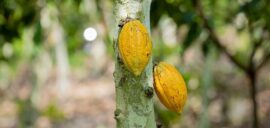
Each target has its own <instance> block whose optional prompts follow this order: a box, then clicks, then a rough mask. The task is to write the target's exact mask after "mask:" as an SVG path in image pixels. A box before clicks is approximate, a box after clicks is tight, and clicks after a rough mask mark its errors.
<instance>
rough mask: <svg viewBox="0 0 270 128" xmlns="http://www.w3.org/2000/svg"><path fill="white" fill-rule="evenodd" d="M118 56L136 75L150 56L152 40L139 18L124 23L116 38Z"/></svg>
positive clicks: (140, 71)
mask: <svg viewBox="0 0 270 128" xmlns="http://www.w3.org/2000/svg"><path fill="white" fill-rule="evenodd" d="M118 39H119V40H118V49H119V53H120V56H121V58H122V60H123V62H124V64H125V66H126V67H127V69H128V70H129V71H131V72H132V73H133V74H134V75H136V76H138V75H140V74H141V73H142V71H143V70H144V69H145V67H146V65H147V64H148V61H149V59H150V57H151V52H152V42H151V39H150V37H149V34H148V32H147V29H146V27H145V26H144V25H143V24H142V23H141V22H140V21H139V20H132V21H129V22H127V23H126V24H124V26H123V28H122V30H121V32H120V34H119V38H118Z"/></svg>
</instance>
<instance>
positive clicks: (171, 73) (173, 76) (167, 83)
mask: <svg viewBox="0 0 270 128" xmlns="http://www.w3.org/2000/svg"><path fill="white" fill-rule="evenodd" d="M154 88H155V92H156V94H157V96H158V98H159V100H160V101H161V103H162V104H163V105H164V106H166V107H167V108H168V109H169V110H172V111H175V112H178V113H181V112H182V109H183V107H184V105H185V103H186V99H187V88H186V84H185V81H184V79H183V77H182V75H181V74H180V72H178V71H177V69H176V68H175V67H174V66H172V65H170V64H168V63H165V62H160V63H159V64H157V65H156V66H155V67H154Z"/></svg>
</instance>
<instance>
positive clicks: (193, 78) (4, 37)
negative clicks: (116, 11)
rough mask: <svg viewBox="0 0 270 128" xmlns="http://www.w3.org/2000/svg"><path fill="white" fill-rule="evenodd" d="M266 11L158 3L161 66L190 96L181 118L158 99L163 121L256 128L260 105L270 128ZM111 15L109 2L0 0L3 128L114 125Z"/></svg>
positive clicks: (253, 0) (261, 3)
mask: <svg viewBox="0 0 270 128" xmlns="http://www.w3.org/2000/svg"><path fill="white" fill-rule="evenodd" d="M269 5H270V2H269V1H267V0H219V1H217V0H203V1H199V2H198V1H196V0H192V1H191V0H153V1H152V6H151V36H152V41H153V44H154V48H153V58H154V61H155V62H156V61H160V60H163V61H167V62H169V63H171V64H174V65H175V66H176V67H177V68H178V69H179V70H180V71H181V73H182V74H183V76H184V78H185V80H186V83H187V88H188V100H187V104H186V106H185V109H184V111H183V113H182V114H181V115H178V114H175V113H173V112H170V111H168V110H167V109H166V108H165V107H164V106H163V105H162V104H160V102H159V101H158V99H157V97H156V96H155V97H154V102H155V111H156V120H157V122H158V123H160V124H162V125H163V127H165V128H166V127H168V128H179V127H181V128H210V127H211V128H220V127H223V128H249V127H252V122H253V120H254V118H255V117H254V115H253V114H252V113H253V105H252V104H253V103H254V101H256V102H257V103H256V102H255V103H256V104H257V105H258V106H257V107H256V110H257V112H258V120H259V125H260V127H262V128H267V127H270V122H269V120H270V64H269V61H268V60H269V58H270V43H269V30H270V17H269V16H270V8H269ZM113 8H114V3H113V1H111V0H74V1H73V0H65V1H62V0H47V1H46V0H27V1H26V0H1V1H0V128H31V127H32V128H114V127H115V121H114V109H115V101H114V97H115V92H114V80H113V75H112V74H113V71H114V55H113V47H112V45H113V35H114V30H115V27H117V26H116V25H115V20H114V15H113ZM254 82H255V84H252V83H254ZM253 85H255V87H256V88H257V91H256V92H257V94H256V95H255V96H257V97H255V100H253V102H252V100H251V98H252V97H253V98H254V95H253V96H252V92H254V91H252V90H254V88H253V89H252V87H253ZM253 94H254V93H253Z"/></svg>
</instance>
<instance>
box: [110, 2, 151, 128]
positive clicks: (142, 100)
mask: <svg viewBox="0 0 270 128" xmlns="http://www.w3.org/2000/svg"><path fill="white" fill-rule="evenodd" d="M150 4H151V0H115V9H114V13H115V19H116V25H115V26H116V29H115V36H114V50H115V52H114V53H115V58H116V63H115V72H114V79H115V88H116V110H115V119H116V123H117V128H155V127H156V124H155V115H154V107H153V100H152V96H153V77H152V66H153V64H152V59H150V61H149V63H148V65H147V67H146V68H145V71H144V72H142V74H141V75H140V76H138V77H136V76H134V75H133V74H132V73H130V72H129V71H128V70H127V69H126V68H125V66H124V64H123V62H122V60H121V58H120V56H119V52H118V45H117V44H118V34H119V32H120V28H119V27H118V25H119V24H120V23H121V20H125V19H126V18H127V17H129V18H132V19H139V20H140V21H141V22H142V23H143V24H144V25H145V26H146V27H147V29H148V32H149V34H150V25H149V24H150V19H149V13H150ZM149 36H150V35H149Z"/></svg>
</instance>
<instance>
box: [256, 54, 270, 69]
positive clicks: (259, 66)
mask: <svg viewBox="0 0 270 128" xmlns="http://www.w3.org/2000/svg"><path fill="white" fill-rule="evenodd" d="M269 60H270V52H269V53H268V54H267V55H265V57H264V58H263V59H262V61H261V63H260V64H258V66H257V67H256V71H259V70H260V69H261V68H262V67H263V66H264V65H265V64H266V63H267V62H268V61H269Z"/></svg>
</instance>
